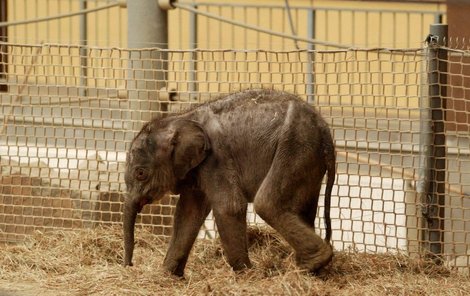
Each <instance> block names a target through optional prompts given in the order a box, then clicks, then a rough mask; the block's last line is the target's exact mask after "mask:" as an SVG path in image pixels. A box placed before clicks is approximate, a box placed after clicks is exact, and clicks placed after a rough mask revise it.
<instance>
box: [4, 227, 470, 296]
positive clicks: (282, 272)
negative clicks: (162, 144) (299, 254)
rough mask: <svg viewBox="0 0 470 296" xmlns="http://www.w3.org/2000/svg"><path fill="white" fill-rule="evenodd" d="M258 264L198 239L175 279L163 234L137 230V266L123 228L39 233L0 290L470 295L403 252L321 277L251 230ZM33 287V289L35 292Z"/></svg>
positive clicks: (17, 256)
mask: <svg viewBox="0 0 470 296" xmlns="http://www.w3.org/2000/svg"><path fill="white" fill-rule="evenodd" d="M249 242H250V258H251V260H252V262H253V265H254V267H253V268H252V269H250V270H247V271H245V272H241V273H235V272H233V271H232V270H231V269H230V267H229V266H228V264H227V262H226V261H225V259H224V256H223V252H222V249H221V246H220V242H219V241H218V240H198V241H197V242H196V244H195V246H194V249H193V251H192V254H191V256H190V259H189V261H188V265H187V267H186V271H185V278H184V279H181V278H177V277H174V276H171V275H169V274H168V273H166V272H165V271H163V270H162V268H161V266H162V262H163V258H164V255H165V252H166V248H167V241H166V240H165V239H162V238H159V237H156V236H154V235H152V234H151V233H150V232H148V231H145V230H144V229H138V230H137V231H136V248H135V254H134V258H135V259H134V266H133V267H128V268H124V267H122V266H121V263H122V255H123V251H122V230H121V228H120V227H111V228H98V229H94V230H77V231H56V232H52V233H47V234H44V233H36V234H35V235H34V236H32V237H31V239H29V240H28V241H27V242H26V243H25V244H21V245H6V246H2V248H1V249H0V292H2V291H7V292H8V291H21V292H22V293H21V295H201V294H203V295H205V294H208V295H336V294H340V295H385V294H386V295H470V279H469V277H468V275H464V274H460V273H458V272H456V271H453V270H450V269H448V268H445V267H443V266H437V265H434V264H433V263H431V262H427V261H423V260H419V259H412V258H409V257H407V256H405V255H402V254H365V253H358V252H352V251H351V252H346V251H342V252H336V253H335V257H334V259H333V261H332V263H331V264H330V265H329V266H328V267H327V268H325V269H324V270H323V271H322V272H321V273H320V274H319V275H317V276H313V275H310V274H309V273H307V272H305V271H302V270H299V269H298V268H297V267H296V266H295V264H294V258H293V253H292V249H291V248H290V247H289V246H288V245H287V244H286V243H285V241H284V240H283V239H281V238H280V237H279V236H278V235H277V234H275V233H273V232H271V231H269V230H266V229H259V228H256V229H254V230H250V232H249ZM28 291H30V292H31V293H29V292H28Z"/></svg>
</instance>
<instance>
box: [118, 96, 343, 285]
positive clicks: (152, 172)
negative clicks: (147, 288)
mask: <svg viewBox="0 0 470 296" xmlns="http://www.w3.org/2000/svg"><path fill="white" fill-rule="evenodd" d="M326 172H327V183H326V191H325V213H324V216H325V217H324V219H325V225H326V238H325V241H323V240H322V239H321V238H320V236H318V235H317V234H316V233H315V229H314V220H315V216H316V212H317V206H318V199H319V195H320V188H321V184H322V179H323V176H324V175H325V173H326ZM334 179H335V149H334V146H333V140H332V137H331V134H330V131H329V128H328V126H327V124H326V122H325V121H324V120H323V119H322V117H321V116H320V115H319V114H318V113H317V112H316V111H315V110H314V108H313V107H311V106H310V105H308V104H307V103H305V102H304V101H302V100H301V99H300V98H298V97H297V96H295V95H292V94H289V93H285V92H280V91H274V90H264V89H261V90H246V91H242V92H238V93H233V94H230V95H227V96H225V97H221V98H219V99H217V100H214V101H211V102H208V103H205V104H202V105H199V106H197V107H195V108H193V109H191V110H189V111H186V112H183V113H179V114H174V115H171V116H169V117H166V118H160V119H154V120H152V121H151V122H149V123H147V124H146V125H145V126H144V127H143V128H142V130H141V131H140V132H139V134H138V135H137V136H136V137H135V139H134V140H133V142H132V145H131V148H130V150H129V153H128V155H127V168H126V173H125V181H126V185H127V190H128V196H127V198H126V201H125V205H124V249H125V256H124V265H132V253H133V250H134V224H135V219H136V215H137V213H139V212H140V211H141V210H142V207H143V206H144V205H146V204H148V203H151V202H153V201H155V200H158V199H160V198H162V196H163V195H164V194H165V193H168V192H172V193H175V194H179V195H180V198H179V200H178V204H177V206H176V212H175V216H174V226H173V235H172V237H171V240H170V245H169V248H168V251H167V254H166V257H165V260H164V263H163V264H164V267H165V268H166V269H167V270H168V271H170V272H171V273H173V274H175V275H178V276H183V273H184V268H185V265H186V262H187V260H188V256H189V253H190V251H191V247H192V245H193V243H194V241H195V239H196V237H197V234H198V231H199V229H200V227H201V225H202V224H203V222H204V220H205V219H206V217H207V215H208V213H209V212H210V211H211V210H212V211H213V214H214V217H215V222H216V224H217V229H218V231H219V234H220V239H221V241H222V246H223V249H224V253H225V255H226V257H227V259H228V262H229V264H230V265H231V266H232V268H233V269H234V270H240V269H243V268H247V267H250V266H251V263H250V259H249V258H248V248H247V235H246V228H247V225H246V211H247V204H248V203H250V202H252V203H253V205H254V208H255V211H256V213H257V214H258V215H259V216H260V217H261V218H263V220H264V221H266V222H267V223H268V224H269V225H271V226H272V227H273V228H274V229H275V230H277V231H278V232H279V233H280V234H281V235H282V236H283V237H284V238H285V239H286V240H287V242H288V243H289V244H290V245H291V246H292V247H293V248H294V250H295V254H296V261H297V264H298V266H299V267H300V268H302V269H307V270H310V271H313V272H314V271H317V270H318V269H320V268H321V267H323V266H325V265H326V264H328V263H329V261H330V260H331V258H332V256H333V252H332V248H331V245H330V243H329V241H330V238H331V222H330V199H331V189H332V186H333V183H334Z"/></svg>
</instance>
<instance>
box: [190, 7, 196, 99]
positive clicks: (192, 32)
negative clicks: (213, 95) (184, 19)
mask: <svg viewBox="0 0 470 296" xmlns="http://www.w3.org/2000/svg"><path fill="white" fill-rule="evenodd" d="M194 8H195V9H197V5H194ZM189 48H190V49H192V50H195V49H196V48H197V14H196V13H194V12H189ZM196 55H197V53H196V51H192V52H191V61H190V62H189V73H188V80H189V85H188V94H189V100H190V101H191V100H197V98H198V95H197V94H196V91H197V83H196V70H197V65H196V58H197V56H196Z"/></svg>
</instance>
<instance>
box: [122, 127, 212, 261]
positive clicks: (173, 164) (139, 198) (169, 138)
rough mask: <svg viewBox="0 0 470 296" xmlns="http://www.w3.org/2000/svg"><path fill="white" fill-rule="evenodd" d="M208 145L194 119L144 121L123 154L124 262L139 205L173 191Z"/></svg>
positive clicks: (129, 254) (129, 256)
mask: <svg viewBox="0 0 470 296" xmlns="http://www.w3.org/2000/svg"><path fill="white" fill-rule="evenodd" d="M209 149H210V144H209V139H208V137H207V134H206V133H205V131H204V129H203V128H202V127H201V126H200V125H199V124H198V123H196V122H194V121H190V120H184V119H171V118H166V119H163V120H154V121H152V122H150V123H147V124H146V125H145V126H144V127H143V128H142V130H141V131H140V132H139V134H138V135H137V136H136V137H135V139H134V141H133V142H132V144H131V147H130V149H129V152H128V154H127V161H126V173H125V182H126V186H127V192H128V194H127V196H126V201H125V204H124V219H123V221H124V250H125V255H124V256H125V257H124V265H125V266H126V265H132V253H133V250H134V225H135V220H136V216H137V213H139V212H140V211H141V210H142V207H143V206H144V205H146V204H148V203H151V202H153V201H155V200H159V199H161V198H162V197H163V196H164V194H165V193H167V192H171V191H173V192H174V191H175V189H176V188H175V187H176V184H177V183H178V181H180V180H183V179H184V178H185V177H186V175H187V174H188V172H189V171H191V170H192V169H194V168H195V167H197V166H198V165H199V164H200V163H201V162H202V161H203V160H204V159H205V158H206V155H207V153H208V151H209Z"/></svg>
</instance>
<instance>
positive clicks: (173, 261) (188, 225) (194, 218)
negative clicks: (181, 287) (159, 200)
mask: <svg viewBox="0 0 470 296" xmlns="http://www.w3.org/2000/svg"><path fill="white" fill-rule="evenodd" d="M209 212H210V206H209V204H208V202H207V199H206V198H205V196H204V195H203V194H202V193H199V192H185V193H182V194H181V195H180V199H179V201H178V203H177V205H176V212H175V215H174V223H173V233H172V237H171V240H170V245H169V247H168V251H167V253H166V256H165V260H164V262H163V266H164V268H165V269H166V270H168V271H170V272H171V273H173V274H175V275H177V276H183V274H184V268H185V266H186V262H187V260H188V256H189V253H190V251H191V248H192V246H193V244H194V241H195V240H196V237H197V234H198V232H199V229H200V228H201V225H202V223H204V220H205V219H206V217H207V215H208V214H209Z"/></svg>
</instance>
